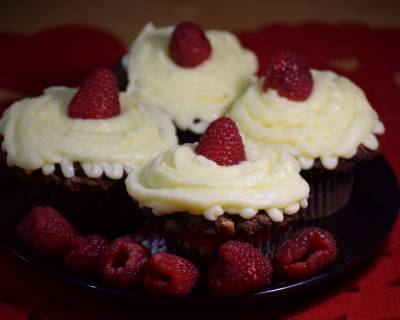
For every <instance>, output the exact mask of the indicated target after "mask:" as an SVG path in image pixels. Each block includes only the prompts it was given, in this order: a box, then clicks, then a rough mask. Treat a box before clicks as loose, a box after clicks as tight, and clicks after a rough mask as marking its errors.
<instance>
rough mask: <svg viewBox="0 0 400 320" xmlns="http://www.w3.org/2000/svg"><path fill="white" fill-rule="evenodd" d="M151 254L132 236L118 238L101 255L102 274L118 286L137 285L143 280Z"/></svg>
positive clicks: (100, 266) (100, 267)
mask: <svg viewBox="0 0 400 320" xmlns="http://www.w3.org/2000/svg"><path fill="white" fill-rule="evenodd" d="M149 256H150V254H149V251H148V250H147V249H146V248H145V247H144V246H142V245H141V244H139V243H137V242H135V241H134V240H132V238H130V237H122V238H118V239H116V240H114V242H113V243H112V244H111V245H110V246H109V247H108V248H107V249H106V250H105V251H104V253H103V254H102V256H101V257H100V262H99V269H100V274H101V275H102V276H103V278H104V279H105V280H107V281H108V282H109V283H111V284H113V285H115V286H117V287H131V286H135V285H137V284H139V283H140V282H141V281H142V277H143V274H144V271H145V268H146V265H147V263H148V260H149Z"/></svg>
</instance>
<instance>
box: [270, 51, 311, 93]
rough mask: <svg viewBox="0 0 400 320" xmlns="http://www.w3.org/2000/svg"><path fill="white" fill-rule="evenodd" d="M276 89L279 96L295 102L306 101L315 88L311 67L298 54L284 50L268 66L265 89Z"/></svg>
mask: <svg viewBox="0 0 400 320" xmlns="http://www.w3.org/2000/svg"><path fill="white" fill-rule="evenodd" d="M268 88H271V89H275V90H277V91H278V93H279V95H280V96H282V97H286V98H288V99H289V100H293V101H303V100H306V99H307V98H308V97H309V96H310V94H311V90H312V88H313V79H312V75H311V71H310V68H309V66H308V65H307V64H306V63H305V61H304V59H303V58H302V57H301V56H299V55H298V54H296V53H294V52H292V51H289V50H282V51H280V52H278V53H277V54H276V55H275V57H274V58H273V59H272V61H271V62H270V64H269V66H268V70H267V75H266V78H265V82H264V86H263V89H264V91H267V90H268Z"/></svg>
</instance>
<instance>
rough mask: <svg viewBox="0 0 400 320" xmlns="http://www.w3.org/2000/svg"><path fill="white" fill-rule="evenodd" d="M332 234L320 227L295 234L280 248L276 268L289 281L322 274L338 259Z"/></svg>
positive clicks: (302, 230)
mask: <svg viewBox="0 0 400 320" xmlns="http://www.w3.org/2000/svg"><path fill="white" fill-rule="evenodd" d="M336 251H337V249H336V241H335V239H334V238H333V236H332V234H331V233H330V232H328V231H326V230H323V229H321V228H318V227H309V228H304V229H301V230H299V231H297V232H296V233H294V234H293V235H292V236H291V237H290V238H289V239H288V240H286V241H285V242H284V243H282V245H281V246H280V247H279V248H278V250H277V253H276V257H275V259H276V266H277V269H278V272H279V273H280V274H281V275H282V276H284V277H285V278H287V279H300V278H305V277H308V276H311V275H313V274H315V273H318V272H320V271H321V270H322V269H324V268H325V267H326V266H328V265H329V264H330V263H331V262H332V261H333V260H334V259H335V258H336Z"/></svg>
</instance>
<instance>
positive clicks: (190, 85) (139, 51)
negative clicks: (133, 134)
mask: <svg viewBox="0 0 400 320" xmlns="http://www.w3.org/2000/svg"><path fill="white" fill-rule="evenodd" d="M173 30H174V27H165V28H155V27H154V26H153V25H152V24H147V25H146V27H145V28H144V30H143V31H142V32H141V34H140V35H139V37H138V38H137V40H136V41H135V42H134V43H133V45H132V47H131V49H130V52H129V56H128V59H127V71H128V78H129V85H128V88H127V93H128V94H131V95H135V96H137V97H138V98H139V100H140V101H141V102H142V103H144V104H145V105H150V106H156V107H159V108H161V109H163V110H164V111H165V112H167V114H168V115H169V116H170V117H171V119H172V120H173V121H174V122H175V123H176V125H177V127H178V128H179V129H181V130H187V129H189V130H191V131H193V132H195V133H202V132H204V130H205V129H206V128H207V126H208V124H209V123H210V122H211V121H213V120H215V119H217V118H218V117H220V116H221V115H222V114H223V113H224V112H226V110H227V109H228V108H229V106H230V105H231V103H232V102H233V100H234V99H235V98H237V96H238V95H240V94H241V93H242V92H243V91H244V90H245V89H246V88H247V87H248V85H249V84H250V82H251V80H252V79H253V78H254V77H253V75H254V73H255V72H256V71H257V68H258V63H257V58H256V56H255V55H254V53H252V52H251V51H249V50H247V49H244V48H243V47H241V45H240V43H239V41H238V39H237V38H236V36H235V35H233V34H231V33H229V32H224V31H215V30H212V31H207V32H206V36H207V38H208V39H209V41H210V43H211V47H212V53H211V56H210V57H209V58H208V59H207V60H206V61H204V62H203V63H202V64H200V65H199V66H197V67H195V68H182V67H180V66H178V65H177V64H175V63H174V62H173V60H172V59H171V58H170V55H169V41H170V38H171V34H172V32H173Z"/></svg>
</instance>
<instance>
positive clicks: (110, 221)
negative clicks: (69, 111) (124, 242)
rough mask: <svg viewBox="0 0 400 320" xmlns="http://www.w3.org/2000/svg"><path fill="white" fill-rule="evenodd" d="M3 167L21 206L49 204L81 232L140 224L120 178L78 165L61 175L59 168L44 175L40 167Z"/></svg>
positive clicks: (118, 231)
mask: <svg viewBox="0 0 400 320" xmlns="http://www.w3.org/2000/svg"><path fill="white" fill-rule="evenodd" d="M3 166H4V162H3ZM6 170H7V172H8V173H9V174H10V175H11V176H12V177H13V180H14V181H15V182H16V183H17V184H18V188H19V190H20V192H19V197H20V199H19V200H20V201H21V203H23V204H24V207H25V208H28V209H29V208H32V207H34V206H52V207H54V208H55V209H57V210H59V211H60V213H62V214H63V215H64V216H65V217H66V218H67V219H68V220H69V221H70V222H71V223H72V224H73V225H74V226H76V227H77V229H78V230H80V231H81V232H82V233H84V234H89V233H91V234H93V233H100V234H103V235H105V236H109V237H116V236H119V235H123V234H127V233H131V232H133V231H135V230H137V228H139V227H140V226H141V225H142V217H141V215H140V214H138V213H137V212H136V211H138V210H139V208H138V207H137V206H136V204H134V202H133V201H132V199H131V198H130V197H129V195H128V194H127V192H126V190H125V183H124V178H121V179H119V180H111V179H109V178H107V177H105V176H102V177H100V178H89V177H87V176H85V175H84V174H83V172H82V170H81V168H80V166H78V165H75V173H76V175H75V176H74V177H72V178H65V177H64V176H63V175H62V173H61V170H60V168H56V170H55V171H54V173H52V174H49V175H46V176H45V175H43V174H42V172H41V171H40V170H36V171H34V172H32V173H30V174H28V173H25V172H24V171H23V170H21V169H19V168H15V167H14V168H7V169H6Z"/></svg>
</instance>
